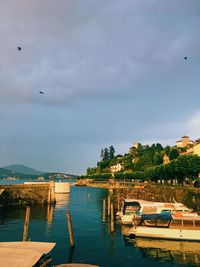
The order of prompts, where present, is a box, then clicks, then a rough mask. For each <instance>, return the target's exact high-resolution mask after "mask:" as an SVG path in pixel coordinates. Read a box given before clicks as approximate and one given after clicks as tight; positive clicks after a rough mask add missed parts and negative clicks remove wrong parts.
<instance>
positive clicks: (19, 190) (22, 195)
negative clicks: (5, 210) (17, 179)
mask: <svg viewBox="0 0 200 267" xmlns="http://www.w3.org/2000/svg"><path fill="white" fill-rule="evenodd" d="M0 192H1V194H0V207H4V206H13V205H33V204H45V203H55V184H54V182H46V183H31V184H15V185H0Z"/></svg>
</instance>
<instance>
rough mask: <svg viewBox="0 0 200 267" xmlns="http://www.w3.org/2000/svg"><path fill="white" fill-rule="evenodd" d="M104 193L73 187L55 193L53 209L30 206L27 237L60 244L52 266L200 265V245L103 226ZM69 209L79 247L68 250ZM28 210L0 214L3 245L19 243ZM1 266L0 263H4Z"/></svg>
mask: <svg viewBox="0 0 200 267" xmlns="http://www.w3.org/2000/svg"><path fill="white" fill-rule="evenodd" d="M106 197H107V191H106V190H105V189H98V188H89V187H75V186H72V187H71V192H70V194H57V195H56V198H57V203H56V205H54V206H48V205H43V206H36V207H31V218H30V225H29V232H28V239H29V240H31V241H44V242H56V246H55V248H54V249H53V251H52V265H53V264H61V263H69V262H76V263H88V264H94V265H99V266H101V267H112V266H113V267H132V266H134V267H139V266H151V267H161V266H163V267H170V266H173V267H178V266H185V267H187V266H200V243H195V242H176V241H158V240H157V241H156V240H145V239H136V240H133V239H127V238H125V237H124V236H123V234H122V233H123V232H124V231H126V230H127V229H126V227H121V224H120V223H117V222H116V224H115V232H114V233H111V232H110V227H109V221H108V219H107V218H106V223H102V203H103V198H106ZM67 210H70V214H71V220H72V225H73V232H74V239H75V248H74V249H73V250H72V249H70V245H69V236H68V228H67V218H66V211H67ZM24 217H25V208H22V207H21V208H19V207H18V208H15V209H4V210H1V212H0V242H3V241H21V240H22V235H23V226H24ZM0 266H1V264H0Z"/></svg>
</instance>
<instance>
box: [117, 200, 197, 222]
mask: <svg viewBox="0 0 200 267" xmlns="http://www.w3.org/2000/svg"><path fill="white" fill-rule="evenodd" d="M156 213H157V214H159V213H171V214H173V215H174V216H175V217H182V216H184V217H199V216H198V214H197V213H196V212H192V211H191V210H190V209H189V208H187V207H186V206H185V205H183V204H182V203H177V202H175V203H167V202H153V201H145V200H141V199H125V200H124V202H123V203H122V208H121V211H120V212H119V213H118V214H117V215H118V216H119V217H120V219H121V222H122V224H127V225H132V223H133V219H134V218H135V217H138V216H139V217H140V216H141V215H142V214H156Z"/></svg>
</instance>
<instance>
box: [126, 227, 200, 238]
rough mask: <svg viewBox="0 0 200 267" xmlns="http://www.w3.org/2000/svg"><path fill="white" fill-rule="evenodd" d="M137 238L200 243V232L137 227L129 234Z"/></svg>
mask: <svg viewBox="0 0 200 267" xmlns="http://www.w3.org/2000/svg"><path fill="white" fill-rule="evenodd" d="M129 234H130V235H132V236H135V237H145V238H154V239H168V240H181V241H182V240H185V241H200V230H195V229H170V228H159V227H139V226H138V227H136V228H132V229H131V230H130V232H129Z"/></svg>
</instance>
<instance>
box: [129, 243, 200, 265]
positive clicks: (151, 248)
mask: <svg viewBox="0 0 200 267" xmlns="http://www.w3.org/2000/svg"><path fill="white" fill-rule="evenodd" d="M128 242H131V243H132V244H133V245H134V246H135V247H137V248H139V250H140V251H141V254H142V256H143V257H150V258H153V259H155V260H159V261H161V262H165V261H171V262H174V263H178V264H185V265H187V264H188V265H194V266H199V265H200V243H199V242H185V241H184V242H180V241H169V240H151V239H145V238H136V239H132V240H131V239H129V241H128Z"/></svg>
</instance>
